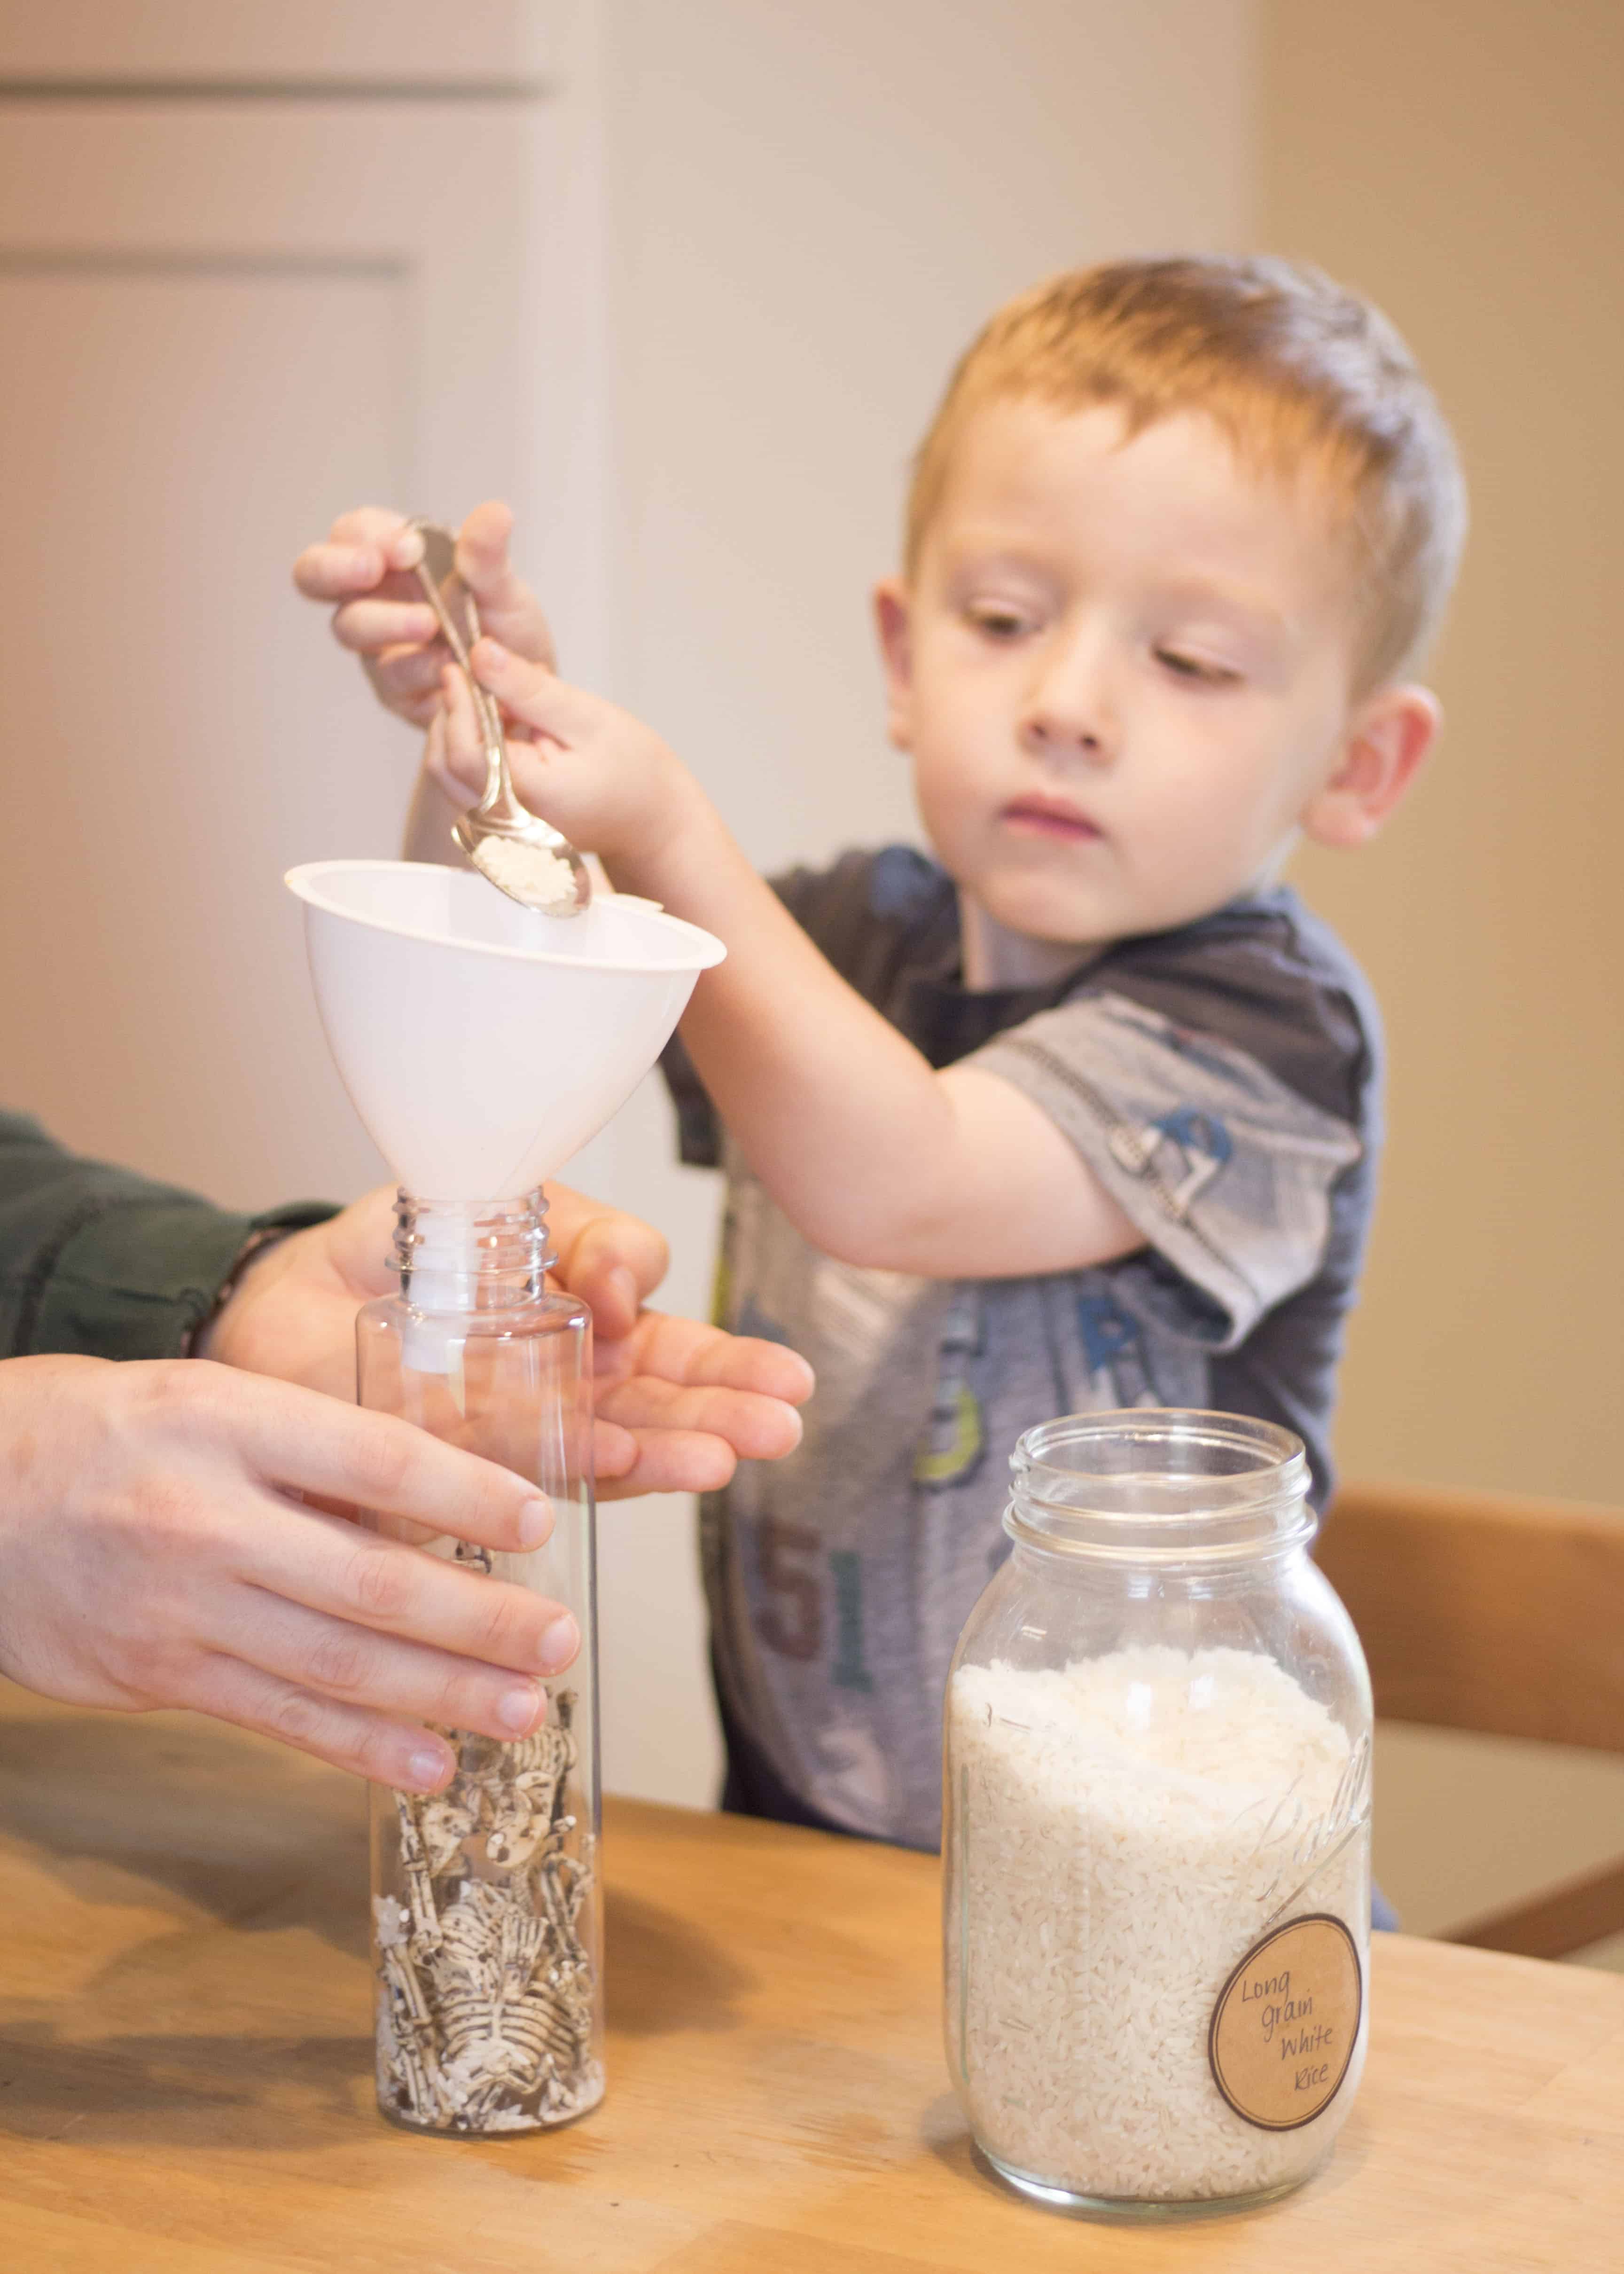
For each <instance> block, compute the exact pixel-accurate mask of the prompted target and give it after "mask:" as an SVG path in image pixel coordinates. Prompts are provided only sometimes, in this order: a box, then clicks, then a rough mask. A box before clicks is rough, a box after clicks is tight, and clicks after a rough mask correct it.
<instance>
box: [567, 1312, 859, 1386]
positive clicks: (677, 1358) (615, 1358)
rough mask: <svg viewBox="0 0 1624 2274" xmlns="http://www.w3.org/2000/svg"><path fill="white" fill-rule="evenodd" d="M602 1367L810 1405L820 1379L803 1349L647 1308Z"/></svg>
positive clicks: (614, 1373)
mask: <svg viewBox="0 0 1624 2274" xmlns="http://www.w3.org/2000/svg"><path fill="white" fill-rule="evenodd" d="M599 1356H600V1359H601V1360H602V1367H601V1371H603V1372H605V1373H607V1374H610V1375H612V1376H613V1377H616V1378H625V1379H629V1378H631V1377H632V1376H634V1375H636V1374H657V1375H658V1376H660V1377H661V1378H662V1379H663V1380H665V1381H666V1382H681V1383H683V1384H685V1385H687V1386H688V1387H690V1388H699V1387H702V1386H704V1385H715V1386H718V1387H721V1388H726V1389H748V1390H753V1391H755V1392H756V1393H757V1394H759V1395H760V1396H762V1397H781V1398H783V1399H785V1400H786V1402H787V1403H788V1404H791V1405H804V1404H806V1401H807V1399H808V1397H811V1395H812V1392H813V1390H814V1389H816V1386H817V1377H816V1374H814V1373H813V1371H812V1368H811V1367H809V1366H808V1363H807V1361H806V1359H804V1358H802V1357H801V1353H800V1352H799V1351H793V1350H790V1349H788V1348H787V1347H786V1345H785V1344H783V1343H776V1342H769V1341H768V1340H767V1339H766V1338H765V1337H763V1336H758V1335H730V1334H728V1333H727V1332H726V1330H725V1329H723V1328H721V1327H711V1326H706V1325H705V1324H704V1323H703V1321H700V1320H698V1319H681V1318H676V1317H673V1316H672V1315H670V1314H668V1313H666V1312H664V1311H644V1312H643V1314H641V1316H640V1317H639V1319H638V1321H637V1324H636V1326H635V1329H633V1331H632V1332H631V1334H629V1335H628V1337H627V1338H626V1340H625V1341H624V1342H623V1343H621V1344H619V1345H615V1344H611V1345H610V1346H609V1347H608V1348H607V1349H605V1350H603V1351H602V1352H600V1353H599Z"/></svg>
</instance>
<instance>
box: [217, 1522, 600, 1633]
mask: <svg viewBox="0 0 1624 2274" xmlns="http://www.w3.org/2000/svg"><path fill="white" fill-rule="evenodd" d="M282 1513H283V1514H284V1515H285V1517H286V1520H285V1521H283V1522H280V1523H279V1522H276V1521H275V1520H274V1517H272V1518H267V1521H266V1522H264V1523H263V1524H262V1525H260V1526H259V1528H258V1530H257V1531H256V1532H255V1533H254V1535H253V1537H252V1540H250V1541H249V1542H247V1543H245V1544H244V1546H242V1547H240V1548H239V1551H238V1555H237V1563H236V1570H237V1576H238V1577H240V1578H243V1579H246V1580H247V1581H249V1582H250V1584H251V1585H254V1586H256V1587H259V1588H261V1589H263V1590H264V1592H265V1593H267V1595H273V1596H281V1597H282V1599H283V1600H286V1601H289V1602H293V1603H301V1604H303V1605H304V1606H305V1608H306V1609H308V1610H312V1611H318V1612H321V1613H324V1614H326V1615H327V1616H328V1617H331V1618H335V1619H342V1620H344V1621H346V1622H348V1623H350V1624H351V1625H354V1626H357V1627H366V1628H372V1629H376V1630H380V1631H382V1632H385V1633H388V1634H391V1635H395V1636H397V1637H399V1638H402V1640H404V1641H407V1642H418V1643H425V1644H427V1645H430V1646H431V1647H432V1648H433V1649H435V1650H440V1651H449V1652H451V1653H453V1654H454V1655H455V1656H456V1657H458V1658H468V1659H478V1660H481V1661H482V1662H483V1663H485V1664H486V1665H489V1666H498V1667H505V1668H508V1669H510V1670H511V1671H512V1672H514V1673H515V1674H523V1675H536V1674H557V1673H559V1672H560V1671H561V1670H562V1668H564V1667H566V1666H568V1664H569V1662H570V1660H572V1659H573V1658H574V1657H575V1653H576V1652H577V1650H579V1648H580V1646H581V1637H580V1634H579V1632H578V1630H577V1629H576V1626H575V1621H574V1619H573V1618H572V1617H571V1616H570V1615H569V1613H568V1611H567V1610H565V1608H564V1607H563V1606H562V1604H560V1603H555V1602H553V1601H551V1600H549V1599H548V1598H547V1597H546V1596H545V1595H538V1594H536V1593H532V1592H531V1590H530V1588H529V1587H522V1586H519V1585H515V1583H514V1582H512V1581H510V1580H507V1579H499V1578H494V1577H490V1576H488V1575H487V1574H485V1572H482V1571H478V1570H472V1569H470V1567H469V1566H468V1565H466V1564H461V1563H454V1562H450V1561H448V1560H447V1558H445V1557H443V1556H438V1555H430V1554H428V1553H427V1552H426V1551H425V1549H423V1548H421V1547H409V1546H408V1545H407V1544H406V1543H405V1542H404V1541H403V1540H395V1539H390V1538H387V1537H386V1536H385V1535H384V1534H382V1533H380V1532H370V1531H368V1530H367V1529H366V1528H365V1526H364V1525H358V1524H355V1523H352V1522H350V1520H349V1519H348V1518H347V1517H342V1516H336V1515H332V1514H329V1513H327V1512H325V1511H323V1510H319V1509H315V1508H311V1507H303V1508H291V1507H289V1504H288V1503H287V1502H282ZM443 1529H444V1518H443V1517H440V1518H439V1519H438V1520H436V1521H435V1523H434V1525H433V1530H434V1532H436V1533H440V1532H443Z"/></svg>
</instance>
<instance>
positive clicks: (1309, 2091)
mask: <svg viewBox="0 0 1624 2274" xmlns="http://www.w3.org/2000/svg"><path fill="white" fill-rule="evenodd" d="M1364 1994H1365V1985H1364V1981H1363V1977H1362V1976H1361V1974H1360V1970H1359V1954H1358V1951H1357V1948H1356V1947H1355V1946H1354V1940H1353V1937H1352V1936H1351V1935H1350V1933H1349V1931H1348V1930H1347V1928H1346V1927H1345V1926H1344V1925H1343V1924H1342V1921H1341V1919H1339V1918H1333V1917H1332V1916H1330V1914H1329V1913H1328V1912H1326V1911H1316V1912H1314V1913H1312V1914H1311V1915H1310V1916H1307V1917H1304V1918H1295V1919H1289V1920H1288V1921H1287V1923H1286V1924H1285V1925H1284V1926H1278V1927H1275V1928H1274V1931H1272V1932H1271V1933H1269V1934H1266V1935H1265V1936H1264V1937H1263V1939H1262V1940H1261V1941H1260V1942H1255V1943H1254V1944H1253V1945H1252V1948H1251V1949H1250V1950H1249V1951H1248V1952H1247V1953H1246V1955H1245V1956H1244V1958H1243V1959H1242V1961H1241V1962H1240V1964H1239V1965H1238V1966H1237V1968H1236V1969H1235V1971H1234V1973H1233V1974H1231V1975H1230V1977H1229V1980H1228V1981H1227V1982H1226V1983H1225V1984H1224V1985H1223V1988H1222V1991H1220V1992H1219V1994H1218V2002H1217V2004H1216V2005H1215V2006H1214V2007H1213V2020H1212V2027H1211V2029H1210V2030H1209V2031H1208V2033H1207V2059H1209V2061H1210V2062H1211V2064H1212V2071H1213V2082H1214V2083H1215V2084H1216V2085H1217V2087H1218V2090H1219V2091H1220V2092H1222V2095H1223V2097H1224V2098H1225V2099H1226V2100H1227V2101H1228V2102H1229V2105H1230V2107H1231V2108H1232V2109H1233V2110H1234V2111H1235V2112H1236V2114H1237V2116H1239V2117H1242V2118H1244V2120H1245V2121H1246V2122H1247V2123H1248V2124H1255V2125H1256V2126H1257V2127H1258V2128H1259V2131H1263V2132H1293V2131H1295V2130H1296V2129H1297V2126H1298V2125H1299V2124H1312V2122H1313V2120H1314V2118H1315V2117H1316V2116H1318V2115H1319V2113H1320V2112H1321V2111H1322V2110H1324V2109H1326V2108H1328V2107H1329V2106H1330V2105H1331V2103H1332V2101H1333V2100H1335V2097H1336V2096H1337V2094H1338V2093H1339V2092H1340V2091H1341V2090H1342V2079H1343V2078H1344V2077H1345V2076H1346V2075H1347V2074H1348V2064H1349V2062H1350V2060H1351V2059H1352V2058H1353V2049H1354V2045H1355V2044H1356V2043H1357V2038H1358V2034H1359V2014H1360V2011H1361V2008H1362V2007H1363V2004H1364Z"/></svg>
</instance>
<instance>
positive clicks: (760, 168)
mask: <svg viewBox="0 0 1624 2274" xmlns="http://www.w3.org/2000/svg"><path fill="white" fill-rule="evenodd" d="M1252 16H1253V11H1252V5H1251V4H1250V0H1147V4H1140V5H1137V6H1135V7H1133V8H1129V9H1124V8H1123V7H1121V6H1120V5H1118V4H1117V0H1019V4H1016V5H1010V6H1006V7H1003V8H1000V9H997V10H996V11H989V10H983V9H979V8H972V7H969V6H966V5H961V4H959V0H952V4H944V0H883V4H881V5H878V6H876V5H875V4H873V0H816V4H812V0H806V4H801V0H794V4H787V5H769V4H764V0H685V4H684V5H682V6H681V7H672V6H670V5H668V4H666V0H605V6H604V7H603V9H602V11H601V17H602V23H603V30H604V41H603V49H602V53H601V56H600V58H599V70H600V72H601V85H602V88H603V114H604V122H605V129H604V131H605V173H606V190H607V198H606V230H605V237H606V242H607V244H608V246H609V249H610V307H609V342H608V348H609V366H610V369H611V370H612V372H613V374H614V382H613V383H614V395H613V408H612V416H611V418H610V422H609V424H610V430H611V433H612V437H613V443H612V448H613V456H614V461H615V484H616V490H617V501H616V506H615V511H614V530H615V542H614V546H613V576H612V584H613V590H612V594H611V605H610V607H609V611H608V614H609V621H610V656H609V664H610V675H611V679H612V681H613V685H614V689H615V691H616V692H617V693H618V694H619V695H620V697H621V698H622V699H624V700H625V701H627V702H628V703H629V704H632V705H633V706H634V707H635V708H636V709H638V710H639V711H641V712H643V714H644V715H645V716H647V717H648V718H650V719H653V720H654V721H655V722H656V723H657V724H658V725H659V726H660V727H661V728H662V729H663V730H664V732H665V734H668V735H669V736H670V737H671V738H672V740H673V742H674V743H675V745H676V747H677V749H680V751H681V752H682V753H683V755H684V757H687V758H688V760H689V761H690V762H691V763H692V764H694V765H695V768H696V770H697V771H698V772H700V773H701V775H702V776H703V778H704V779H705V780H706V782H707V784H708V785H709V787H711V791H712V792H713V794H715V796H716V797H717V799H718V802H719V803H720V804H721V806H722V809H723V810H724V811H725V812H726V815H727V817H728V818H729V820H730V821H731V822H732V823H733V826H734V827H735V828H736V829H737V830H738V832H739V833H740V835H741V839H742V840H743V841H744V843H745V845H746V846H747V847H748V850H749V852H750V853H751V855H753V857H754V858H755V859H756V861H757V862H761V863H762V864H763V865H764V866H767V867H776V866H779V865H782V864H784V863H786V862H789V861H791V860H793V859H796V858H800V859H812V860H816V859H822V858H826V857H827V856H828V855H831V853H833V852H834V851H836V850H837V849H838V848H839V847H842V846H846V845H852V844H860V843H865V842H866V843H876V842H883V840H885V839H886V838H888V837H895V836H906V835H909V834H911V833H912V832H913V830H914V818H913V814H912V810H911V802H910V799H909V795H908V791H907V783H906V774H905V772H904V767H903V763H902V761H901V760H900V759H898V757H896V756H895V754H894V753H893V752H891V750H890V749H888V747H887V745H886V742H885V740H884V736H883V731H882V722H881V711H880V701H879V681H878V675H877V673H876V667H875V663H874V659H873V651H872V642H871V639H870V636H869V631H868V587H869V585H870V584H871V583H872V582H873V580H874V579H875V578H876V576H880V575H882V574H883V573H885V572H886V571H887V570H888V569H890V568H891V566H892V565H893V562H894V548H895V544H896V534H897V527H898V516H899V509H900V503H901V496H902V487H903V478H904V471H905V466H906V458H907V454H908V452H909V450H910V449H911V448H912V447H913V445H914V441H915V440H916V439H917V437H918V434H919V433H920V432H921V429H922V427H923V425H924V424H925V422H926V419H927V418H928V417H929V412H930V410H931V408H932V407H933V404H934V400H935V397H936V394H937V392H938V391H939V389H940V388H941V386H942V384H943V382H944V379H945V377H946V373H947V370H948V367H949V365H950V364H951V360H952V358H954V357H955V356H956V355H957V354H958V352H959V350H960V348H961V347H962V346H963V345H964V343H966V340H967V339H968V337H969V335H970V334H971V333H972V332H973V331H974V328H975V327H976V326H977V325H978V324H979V323H980V322H981V320H982V319H983V318H984V317H985V316H986V315H987V314H988V313H989V311H990V310H991V309H992V307H993V306H994V305H996V303H997V302H998V301H999V300H1001V299H1003V298H1004V297H1007V296H1008V295H1009V294H1010V293H1011V292H1013V291H1015V290H1019V288H1020V287H1021V286H1022V285H1024V284H1026V283H1027V282H1031V281H1032V280H1033V279H1034V278H1035V277H1038V276H1041V275H1044V274H1045V273H1047V272H1048V271H1049V270H1051V269H1055V268H1058V267H1064V266H1065V265H1067V264H1068V263H1071V262H1073V261H1076V260H1088V259H1091V258H1094V257H1096V256H1100V255H1103V254H1105V253H1108V252H1118V251H1122V250H1124V249H1126V250H1132V249H1144V250H1149V249H1151V248H1154V247H1159V246H1162V245H1169V244H1171V245H1184V244H1199V245H1214V246H1222V245H1238V244H1240V243H1243V242H1244V239H1245V237H1246V234H1247V231H1248V229H1249V226H1250V222H1251V187H1252V184H1251V163H1252V84H1253V73H1252ZM671 1144H672V1138H671V1129H670V1120H669V1115H668V1112H667V1109H666V1107H665V1101H664V1098H663V1097H662V1096H659V1095H658V1094H657V1091H656V1090H655V1089H654V1088H650V1089H648V1090H645V1091H644V1092H643V1094H642V1095H641V1096H639V1097H638V1098H637V1099H636V1100H635V1101H634V1103H633V1104H632V1105H631V1106H630V1107H629V1108H628V1111H627V1112H626V1113H625V1114H624V1115H622V1117H621V1118H620V1122H619V1123H618V1124H617V1125H616V1126H615V1127H614V1128H613V1130H612V1131H611V1132H610V1133H609V1134H608V1136H607V1137H606V1138H605V1139H604V1140H603V1141H600V1142H599V1143H598V1145H596V1146H594V1147H592V1148H590V1150H589V1154H588V1156H587V1157H586V1159H585V1160H584V1161H583V1163H580V1164H579V1168H580V1173H581V1176H582V1179H583V1182H586V1181H590V1182H591V1183H592V1184H594V1186H597V1187H598V1188H599V1189H604V1190H607V1191H609V1192H611V1193H613V1195H614V1196H615V1197H616V1198H617V1199H620V1201H623V1202H624V1203H625V1204H627V1205H628V1206H632V1207H635V1208H638V1209H641V1210H642V1212H643V1213H644V1214H645V1215H648V1216H652V1217H653V1218H654V1219H655V1220H656V1221H657V1222H658V1224H660V1225H661V1226H662V1227H663V1228H664V1229H665V1231H667V1233H668V1234H669V1236H670V1238H671V1240H672V1244H673V1254H674V1261H673V1272H672V1277H671V1281H670V1286H669V1299H670V1300H671V1302H672V1304H673V1307H676V1308H680V1309H689V1310H693V1309H697V1310H699V1311H701V1312H703V1310H704V1309H705V1307H706V1306H707V1305H708V1301H709V1291H710V1282H711V1256H712V1251H713V1247H714V1233H715V1222H716V1206H717V1201H718V1193H717V1191H716V1189H715V1186H716V1181H717V1180H716V1179H715V1178H713V1177H711V1175H709V1174H707V1173H706V1172H704V1171H697V1170H682V1169H679V1168H676V1167H674V1166H673V1163H672V1159H671ZM572 1173H574V1172H573V1171H572ZM599 1536H600V1541H601V1553H602V1562H603V1570H604V1593H603V1602H604V1614H603V1615H604V1631H605V1668H608V1669H610V1670H611V1671H612V1670H613V1668H615V1667H617V1666H619V1667H622V1668H628V1669H631V1670H634V1671H633V1676H632V1682H631V1684H630V1686H628V1687H626V1688H620V1689H617V1688H616V1687H615V1686H614V1685H613V1683H612V1681H611V1680H610V1679H609V1676H608V1675H607V1674H606V1676H605V1758H606V1759H607V1760H608V1763H609V1767H610V1773H611V1775H612V1778H613V1780H614V1781H617V1782H618V1783H619V1784H620V1787H621V1788H623V1789H628V1790H635V1791H643V1792H650V1793H653V1794H657V1795H659V1796H665V1797H675V1798H685V1799H693V1800H705V1799H708V1798H709V1797H710V1796H711V1794H712V1793H713V1792H714V1790H715V1783H714V1778H715V1773H716V1763H717V1751H716V1740H715V1736H714V1721H713V1716H712V1712H711V1702H710V1696H709V1690H708V1685H707V1683H706V1679H705V1675H704V1668H703V1627H702V1622H701V1617H700V1611H699V1604H698V1597H697V1589H696V1585H695V1571H694V1562H695V1558H694V1547H693V1530H692V1523H691V1518H690V1517H689V1514H688V1506H687V1504H686V1503H680V1502H665V1501H657V1502H635V1503H622V1504H620V1505H618V1506H616V1507H613V1508H611V1509H607V1510H605V1513H604V1517H603V1521H602V1524H601V1525H600V1534H599ZM650 1698H658V1701H659V1705H658V1710H657V1711H652V1712H651V1711H650V1710H649V1700H650Z"/></svg>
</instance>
